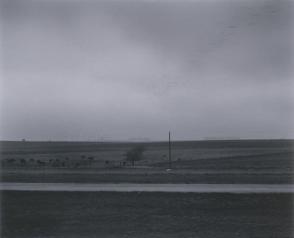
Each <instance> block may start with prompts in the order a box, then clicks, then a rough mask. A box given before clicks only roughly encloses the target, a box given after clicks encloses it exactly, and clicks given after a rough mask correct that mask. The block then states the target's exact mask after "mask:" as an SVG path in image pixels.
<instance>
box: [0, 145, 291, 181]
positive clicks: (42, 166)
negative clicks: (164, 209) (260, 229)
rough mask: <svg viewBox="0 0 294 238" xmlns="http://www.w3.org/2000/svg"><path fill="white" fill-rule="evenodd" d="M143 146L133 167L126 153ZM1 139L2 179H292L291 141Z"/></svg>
mask: <svg viewBox="0 0 294 238" xmlns="http://www.w3.org/2000/svg"><path fill="white" fill-rule="evenodd" d="M138 144H140V145H143V146H144V148H145V151H144V153H143V158H142V160H140V161H137V162H136V166H135V167H134V168H133V167H131V166H130V164H129V163H128V162H127V161H126V160H125V153H126V152H127V151H128V150H130V149H131V148H133V147H135V146H137V145H138ZM167 155H168V145H167V143H166V142H150V143H119V142H116V143H110V142H107V143H106V142H105V143H102V142H100V143H98V142H11V141H2V142H1V162H2V174H1V181H5V182H76V183H78V182H81V183H83V182H85V183H108V182H109V183H119V182H128V183H269V184H272V183H293V160H294V156H293V155H294V141H293V140H239V141H238V140H237V141H181V142H173V143H172V170H171V171H166V169H167V168H168V167H169V161H168V156H167Z"/></svg>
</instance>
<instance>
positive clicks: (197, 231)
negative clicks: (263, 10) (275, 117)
mask: <svg viewBox="0 0 294 238" xmlns="http://www.w3.org/2000/svg"><path fill="white" fill-rule="evenodd" d="M292 211H293V200H292V195H291V194H205V193H204V194H197V193H144V192H143V193H136V192H133V193H115V192H8V191H4V192H3V194H2V234H1V237H3V238H7V237H9V238H16V237H23V238H32V237H42V238H49V237H60V238H61V237H62V238H67V237H69V238H81V237H104V238H116V237H129V238H131V237H134V238H137V237H143V238H144V237H160V238H165V237H166V238H173V237H181V238H182V237H191V238H192V237H193V238H194V237H195V238H197V237H199V238H228V237H243V238H248V237H250V238H277V237H279V238H290V237H293V227H294V226H293V225H294V224H293V217H292V215H293V214H292Z"/></svg>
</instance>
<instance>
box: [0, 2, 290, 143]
mask: <svg viewBox="0 0 294 238" xmlns="http://www.w3.org/2000/svg"><path fill="white" fill-rule="evenodd" d="M293 3H294V2H293V1H291V0H289V1H286V0H273V1H271V0H258V1H253V0H252V1H251V0H249V1H245V0H241V1H236V0H234V1H233V0H218V1H217V0H215V1H213V0H210V1H204V0H199V1H191V0H190V1H168V0H159V1H142V0H140V1H124V0H122V1H117V2H115V1H104V2H103V1H94V0H92V1H91V0H87V1H72V0H64V1H57V0H55V1H49V0H39V1H38V0H2V1H1V19H0V20H1V30H2V35H1V50H2V51H1V52H2V53H1V67H2V75H1V83H2V92H1V135H0V137H1V139H9V140H18V139H21V138H27V139H31V140H97V139H102V138H103V139H106V140H128V139H130V138H132V139H136V138H149V139H150V140H163V139H166V137H167V133H168V131H169V130H171V131H172V133H173V135H174V138H175V139H189V140H190V139H202V138H206V137H214V138H230V137H234V138H294V125H293V119H294V94H293V91H294V84H293V70H292V69H291V68H293V61H292V56H293V45H292V42H291V41H292V40H293V38H292V37H293V32H292V31H291V29H292V28H293V25H292V24H293Z"/></svg>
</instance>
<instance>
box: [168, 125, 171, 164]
mask: <svg viewBox="0 0 294 238" xmlns="http://www.w3.org/2000/svg"><path fill="white" fill-rule="evenodd" d="M168 161H169V168H170V169H171V165H172V161H171V142H170V131H169V132H168Z"/></svg>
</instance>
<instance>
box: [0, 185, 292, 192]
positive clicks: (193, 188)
mask: <svg viewBox="0 0 294 238" xmlns="http://www.w3.org/2000/svg"><path fill="white" fill-rule="evenodd" d="M0 190H6V191H8V190H9V191H66V192H177V193H188V192H192V193H294V185H293V184H131V183H120V184H87V183H86V184H83V183H10V182H7V183H5V182H3V183H0Z"/></svg>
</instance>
